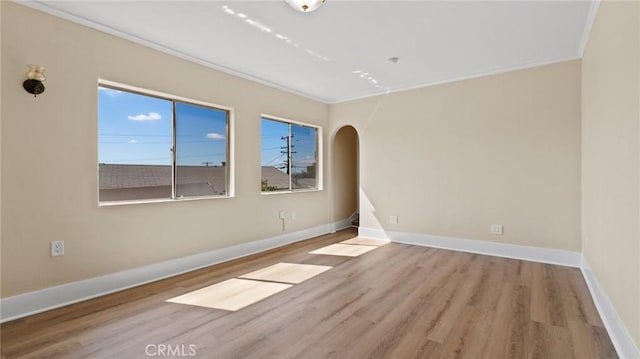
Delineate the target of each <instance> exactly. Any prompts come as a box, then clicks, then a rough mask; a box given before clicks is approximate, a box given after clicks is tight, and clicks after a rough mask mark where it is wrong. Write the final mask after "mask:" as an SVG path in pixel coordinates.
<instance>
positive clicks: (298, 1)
mask: <svg viewBox="0 0 640 359" xmlns="http://www.w3.org/2000/svg"><path fill="white" fill-rule="evenodd" d="M285 1H286V2H287V4H289V5H290V6H291V7H292V8H294V9H296V10H298V11H300V12H312V11H315V10H318V8H319V7H320V6H321V5H322V3H324V0H285Z"/></svg>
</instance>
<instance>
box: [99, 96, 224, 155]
mask: <svg viewBox="0 0 640 359" xmlns="http://www.w3.org/2000/svg"><path fill="white" fill-rule="evenodd" d="M176 117H177V121H176V142H177V150H178V152H177V156H178V165H198V166H201V165H204V163H208V164H209V165H218V166H219V165H221V164H222V161H226V155H225V150H226V142H227V139H226V112H225V111H222V110H216V109H211V108H204V107H200V106H195V105H191V104H186V103H176ZM98 118H99V126H98V131H99V132H98V134H99V135H98V141H99V151H98V157H99V158H98V161H99V162H100V163H119V164H154V165H170V164H171V132H172V104H171V101H168V100H164V99H159V98H155V97H150V96H143V95H138V94H134V93H129V92H124V91H117V90H112V89H108V88H104V87H100V88H99V91H98Z"/></svg>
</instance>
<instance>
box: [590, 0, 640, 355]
mask: <svg viewBox="0 0 640 359" xmlns="http://www.w3.org/2000/svg"><path fill="white" fill-rule="evenodd" d="M639 18H640V5H639V3H638V2H609V1H603V2H602V3H601V5H600V8H599V10H598V14H597V16H596V19H595V22H594V24H593V28H592V30H591V35H590V38H589V42H588V44H587V48H586V51H585V54H584V57H583V60H582V154H583V155H582V236H583V247H584V255H585V257H586V259H587V261H588V263H589V265H590V266H591V268H592V270H593V273H594V275H595V277H596V278H597V279H598V281H599V282H600V284H601V285H602V286H603V287H604V290H605V292H606V293H607V296H608V297H609V298H610V299H611V301H612V302H613V305H614V306H615V308H616V310H617V312H618V314H619V315H620V317H621V318H622V319H623V321H624V322H625V325H626V327H627V329H628V331H629V333H630V334H631V336H632V337H633V339H634V340H635V343H636V345H637V346H638V347H640V39H639V37H640V35H639V32H640V27H639Z"/></svg>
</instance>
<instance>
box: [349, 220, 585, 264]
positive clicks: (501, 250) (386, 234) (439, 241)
mask: <svg viewBox="0 0 640 359" xmlns="http://www.w3.org/2000/svg"><path fill="white" fill-rule="evenodd" d="M358 234H359V235H360V236H362V237H370V238H376V239H389V240H391V241H392V242H396V243H404V244H413V245H418V246H425V247H434V248H441V249H449V250H454V251H460V252H469V253H478V254H486V255H491V256H496V257H505V258H513V259H521V260H527V261H532V262H541V263H549V264H557V265H562V266H567V267H576V268H579V267H580V265H581V263H582V256H581V254H580V253H578V252H572V251H565V250H561V249H551V248H541V247H531V246H521V245H516V244H507V243H496V242H487V241H478V240H471V239H461V238H452V237H443V236H434V235H430V234H417V233H406V232H392V231H385V230H381V229H372V228H362V227H360V228H359V230H358Z"/></svg>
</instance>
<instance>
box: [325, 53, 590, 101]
mask: <svg viewBox="0 0 640 359" xmlns="http://www.w3.org/2000/svg"><path fill="white" fill-rule="evenodd" d="M579 59H580V57H579V56H576V57H567V58H562V59H556V60H551V61H540V62H533V63H529V64H524V65H518V66H509V67H504V68H501V69H497V70H492V71H484V72H478V73H477V74H473V75H469V76H460V77H452V78H449V79H446V80H441V81H432V82H425V83H422V84H419V85H415V86H409V87H403V88H399V89H388V90H386V91H383V92H378V93H375V94H370V95H364V96H356V97H350V98H348V99H345V100H338V101H330V102H327V103H328V104H329V105H337V104H340V103H344V102H350V101H357V100H364V99H367V98H370V97H376V96H384V95H390V94H394V93H398V92H404V91H411V90H418V89H422V88H425V87H431V86H437V85H445V84H449V83H452V82H458V81H465V80H473V79H477V78H481V77H486V76H493V75H500V74H504V73H507V72H512V71H520V70H527V69H533V68H536V67H542V66H547V65H555V64H560V63H563V62H567V61H574V60H579Z"/></svg>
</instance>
